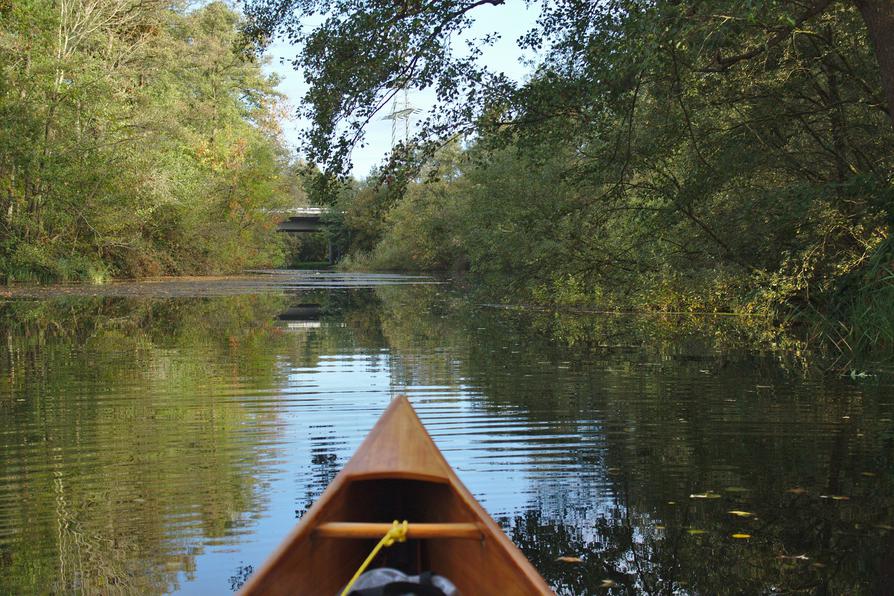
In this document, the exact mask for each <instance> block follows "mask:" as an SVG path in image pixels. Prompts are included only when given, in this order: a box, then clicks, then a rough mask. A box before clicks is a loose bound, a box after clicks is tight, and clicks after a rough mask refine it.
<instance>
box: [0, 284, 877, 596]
mask: <svg viewBox="0 0 894 596" xmlns="http://www.w3.org/2000/svg"><path fill="white" fill-rule="evenodd" d="M746 335H747V333H745V332H743V331H742V330H741V325H740V324H738V323H737V322H731V321H728V320H725V319H723V318H716V319H715V318H710V317H702V318H700V319H697V320H693V319H686V320H682V319H677V318H674V317H657V316H656V317H632V316H625V315H616V314H593V313H590V314H587V313H578V314H575V313H568V312H565V313H557V312H550V311H541V310H532V309H528V308H507V307H497V306H494V305H490V304H486V303H484V301H482V300H479V299H476V297H475V294H474V293H473V292H472V291H471V290H470V289H468V288H462V287H459V286H457V285H456V284H453V283H450V282H444V281H440V280H436V279H433V278H428V277H423V276H398V275H361V274H336V273H321V272H279V273H276V274H268V275H258V276H252V277H245V278H230V279H219V280H172V281H159V282H152V283H122V284H109V285H105V286H59V287H38V288H30V289H29V288H24V289H22V288H18V289H16V290H14V291H13V292H11V293H10V296H8V297H6V298H5V299H2V301H0V453H2V457H0V593H3V594H7V593H9V594H31V593H71V592H79V593H85V594H118V593H121V594H129V593H139V594H154V593H170V592H178V593H184V594H225V593H228V592H231V591H234V590H237V589H238V588H239V587H240V586H241V585H242V584H243V582H244V581H245V579H246V578H247V577H248V575H249V574H250V573H251V572H252V570H253V569H256V568H257V567H258V566H259V565H260V564H261V563H262V561H263V560H264V559H265V557H266V556H267V555H268V554H269V553H271V551H272V550H273V549H274V548H275V547H276V546H277V544H278V543H279V542H280V541H281V540H282V539H283V537H284V536H285V535H286V534H287V533H288V531H289V530H290V528H291V527H292V526H293V525H294V524H295V523H296V521H297V519H298V518H299V517H300V515H301V514H302V512H303V511H305V510H306V509H307V508H308V507H309V506H310V504H311V503H312V502H313V501H314V499H315V498H316V497H317V496H318V495H319V494H320V493H321V492H322V490H323V489H324V488H325V487H326V485H327V484H328V482H329V481H330V480H331V479H332V478H333V476H334V475H335V474H336V473H337V471H338V470H339V469H340V467H341V466H342V465H343V464H344V463H345V462H346V461H347V459H348V458H349V457H350V455H351V453H352V452H353V451H354V449H355V448H356V447H357V446H358V445H359V443H360V441H361V439H362V438H363V436H364V435H365V433H366V432H367V431H368V430H369V429H370V428H371V427H372V425H373V424H374V422H375V421H376V419H377V418H378V415H379V414H380V413H381V411H382V410H383V409H384V408H385V406H386V405H387V404H388V402H389V400H390V399H391V398H392V397H393V396H395V395H397V394H400V393H404V394H407V395H408V396H409V397H410V399H411V401H412V403H413V404H414V406H415V407H416V408H417V411H418V413H419V415H420V417H421V418H422V420H423V422H424V423H425V424H426V426H427V428H428V429H429V431H430V433H431V434H432V436H433V438H434V439H435V442H436V443H437V444H438V446H439V447H440V448H441V449H442V450H443V452H444V454H445V456H446V458H447V460H448V461H449V462H450V463H451V465H452V466H453V467H454V468H455V469H456V471H457V473H458V475H459V476H460V478H461V479H462V480H463V482H464V483H465V484H466V485H467V486H468V487H469V489H470V490H471V491H472V492H473V493H474V495H475V496H476V497H477V498H478V499H479V500H480V502H481V503H482V504H483V505H484V507H485V508H486V509H487V510H488V511H489V512H490V513H491V515H492V516H493V517H494V518H495V519H497V521H498V522H499V523H500V524H501V525H502V526H503V528H504V529H505V530H506V532H507V534H508V535H509V536H510V537H511V538H512V539H513V540H514V541H515V542H516V544H518V545H519V546H520V547H521V548H522V550H523V551H524V552H525V554H526V555H527V556H528V557H529V558H530V559H531V561H532V562H533V563H534V564H535V566H537V567H538V569H540V570H541V572H542V573H543V574H544V576H545V577H546V578H547V580H548V581H549V582H550V583H551V584H552V585H553V586H554V587H555V589H556V591H557V592H558V593H559V594H604V593H613V594H627V593H629V594H636V593H651V594H670V593H681V594H688V593H693V594H721V593H748V594H750V593H770V592H774V593H775V592H783V593H793V592H797V593H815V594H842V593H848V594H863V593H866V594H869V593H883V592H884V591H885V586H889V587H890V586H891V585H894V465H892V458H894V374H892V373H891V371H890V370H884V369H881V368H879V369H877V370H873V369H868V370H854V371H853V372H852V373H851V374H841V373H840V372H825V371H823V370H822V368H821V367H816V366H812V365H811V363H809V362H804V360H803V358H801V357H800V356H799V354H798V353H797V350H794V349H793V350H790V351H785V350H781V351H780V350H768V349H763V348H761V349H758V348H755V347H754V344H753V342H752V343H749V341H747V340H745V339H743V337H745V336H746ZM484 572H486V570H482V573H484Z"/></svg>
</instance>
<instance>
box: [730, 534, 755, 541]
mask: <svg viewBox="0 0 894 596" xmlns="http://www.w3.org/2000/svg"><path fill="white" fill-rule="evenodd" d="M731 536H732V537H733V538H739V539H740V540H741V539H745V538H751V534H742V533H738V534H731Z"/></svg>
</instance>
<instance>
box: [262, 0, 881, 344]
mask: <svg viewBox="0 0 894 596" xmlns="http://www.w3.org/2000/svg"><path fill="white" fill-rule="evenodd" d="M273 4H275V5H278V6H280V7H282V6H287V5H292V4H294V3H291V2H288V1H287V0H282V1H274V2H268V3H264V2H256V3H254V5H255V8H254V13H253V14H255V15H267V16H271V14H272V13H271V12H270V11H269V8H270V6H271V5H273ZM876 4H877V3H876V2H875V0H866V2H861V3H858V5H848V4H841V3H829V2H817V3H811V4H808V5H805V6H801V5H795V4H791V3H780V2H771V1H767V2H750V3H744V4H743V3H740V2H732V1H730V2H721V3H719V4H718V3H710V4H706V3H696V2H674V3H668V2H638V1H632V2H607V3H603V4H599V5H598V6H591V5H589V4H580V5H578V4H573V3H572V4H567V3H562V2H556V3H552V2H548V3H545V5H544V7H543V12H542V16H541V18H540V20H539V23H538V27H537V28H535V30H534V31H532V32H531V33H530V34H529V35H527V36H526V37H524V38H523V39H522V40H521V42H520V43H521V45H522V46H523V47H527V48H542V46H543V45H544V43H545V40H547V39H548V40H549V42H550V45H549V47H548V48H546V49H543V51H542V54H541V60H540V62H539V64H537V65H536V70H535V72H534V73H533V75H532V76H531V77H530V78H529V79H528V80H527V81H525V82H523V83H519V84H517V85H508V84H495V83H494V81H493V79H489V78H487V77H486V76H484V75H482V71H481V69H480V68H479V66H478V65H476V64H468V63H465V62H462V61H459V62H458V61H457V59H456V58H455V57H454V56H452V54H451V52H450V49H449V47H448V45H449V44H448V45H444V44H445V43H446V41H445V40H446V37H447V36H448V34H449V31H448V30H450V31H453V30H461V29H463V28H464V27H465V26H466V25H467V10H466V9H467V8H468V7H469V5H465V4H458V3H453V2H445V3H438V4H436V5H432V4H429V5H424V6H418V7H415V6H414V7H411V8H407V9H405V10H397V11H395V10H394V9H393V7H392V8H389V6H386V5H385V4H384V3H380V2H377V1H374V0H372V1H369V2H361V3H359V4H358V3H345V5H344V6H343V10H342V11H340V12H339V13H338V15H337V16H334V17H333V18H332V19H330V20H328V21H325V22H324V23H323V24H322V25H320V26H319V27H318V28H317V29H315V30H313V31H312V32H309V33H305V34H301V35H298V36H297V37H295V40H296V41H298V42H300V43H304V44H305V45H303V46H302V52H303V54H302V60H304V64H305V66H306V67H307V68H312V69H315V74H314V76H313V77H312V79H313V81H312V85H314V87H313V88H312V91H311V93H310V94H309V95H308V97H307V100H308V104H307V109H308V110H309V114H310V113H313V114H315V115H316V116H318V117H320V118H323V117H324V116H325V118H324V119H325V121H326V123H328V124H325V125H324V124H323V123H321V122H322V121H317V122H315V126H316V128H315V129H314V131H312V132H311V133H309V137H308V143H309V144H310V145H312V146H313V149H314V150H315V151H317V153H316V154H317V155H319V156H320V157H321V159H322V161H323V162H325V163H326V164H328V165H327V167H330V173H338V172H339V171H340V170H339V168H340V166H339V163H338V162H339V160H340V159H341V158H342V157H344V152H343V151H342V150H343V148H344V147H345V143H348V144H350V142H352V139H354V138H356V131H354V130H353V129H348V130H347V132H345V133H344V134H342V133H341V132H339V130H338V127H337V126H334V125H333V126H330V124H332V123H338V122H341V121H342V120H345V121H348V122H355V121H358V120H363V118H365V117H368V116H369V115H370V113H371V110H373V109H374V106H376V105H379V103H377V102H379V101H380V100H381V99H382V98H384V97H386V96H387V93H388V89H389V88H390V87H389V86H393V83H394V82H395V81H394V77H395V76H397V75H396V74H395V71H393V69H391V66H388V65H389V64H391V65H392V66H394V64H398V63H400V64H404V65H406V67H407V72H405V73H404V74H403V76H405V77H406V80H403V81H402V82H403V83H406V84H407V85H409V86H414V85H415V86H417V87H420V88H426V87H430V86H433V87H435V88H436V90H437V92H438V94H439V95H438V97H439V99H440V100H441V103H440V104H439V106H438V107H437V108H436V113H434V114H432V115H431V118H429V119H427V120H426V121H425V124H424V125H423V126H422V128H421V132H420V135H419V136H418V137H417V138H416V139H415V140H414V141H413V143H412V144H411V145H410V146H409V147H404V146H401V147H399V148H398V150H397V151H396V152H395V153H394V155H392V157H391V160H390V162H389V164H388V166H387V167H386V169H385V170H384V171H383V172H382V173H381V174H380V175H378V176H377V178H378V179H379V182H380V183H382V181H384V186H382V187H381V188H378V189H376V188H373V189H369V188H366V187H362V188H361V190H360V192H357V191H356V190H355V191H351V190H350V189H349V190H348V191H347V195H348V196H347V198H345V197H342V198H341V199H340V201H341V203H342V204H344V205H346V212H347V213H349V214H350V213H352V211H356V212H358V213H362V214H363V218H362V219H363V220H364V223H363V227H364V228H365V229H366V230H368V231H369V232H368V233H367V234H365V235H364V236H363V241H362V242H359V241H357V242H355V241H354V240H353V239H352V238H351V239H349V241H348V246H347V248H346V250H345V252H347V253H348V254H349V255H352V256H351V263H350V264H351V266H354V267H357V266H373V267H380V268H388V269H394V268H399V269H450V268H458V269H466V268H467V269H469V270H471V271H472V272H473V273H474V274H476V275H479V276H481V277H483V278H485V279H489V280H492V281H493V282H494V285H496V286H498V287H500V288H502V290H503V297H502V299H504V300H507V301H513V302H518V301H526V300H529V301H536V302H543V303H554V304H555V303H558V304H567V305H596V306H598V307H600V308H614V309H629V308H636V309H641V310H642V309H645V310H659V311H696V312H704V311H708V312H734V313H747V314H758V315H763V316H766V317H767V318H768V319H769V320H771V321H775V322H780V323H797V322H805V321H807V322H813V321H815V320H817V319H819V320H821V321H823V323H822V325H821V326H822V327H825V331H823V335H825V336H826V337H830V336H831V337H832V338H833V339H835V340H836V341H838V342H839V343H841V345H844V344H847V345H849V346H851V348H854V349H856V348H855V345H861V346H868V345H877V346H890V345H891V333H890V329H891V323H890V321H891V319H890V308H888V306H889V305H890V300H889V297H890V295H891V294H890V293H891V287H892V279H891V277H890V276H889V275H886V274H885V273H884V271H889V270H890V265H889V263H890V257H889V256H885V255H888V252H887V251H888V250H889V249H887V248H886V247H888V246H889V243H890V240H889V237H890V236H889V234H890V231H891V230H890V226H891V222H892V221H894V211H892V208H891V206H892V205H894V129H892V126H891V125H892V119H891V110H890V106H891V105H892V104H894V96H892V95H891V93H890V89H888V87H887V83H886V81H887V78H886V76H887V75H886V72H887V71H886V70H885V68H886V66H885V65H886V64H887V62H886V60H887V55H888V54H887V53H886V52H887V51H888V50H887V49H886V48H888V49H890V48H891V47H892V44H894V38H892V37H891V36H890V35H885V34H884V31H888V30H894V29H890V28H889V29H885V27H884V22H883V21H884V19H885V18H887V17H885V16H884V15H883V14H882V12H878V13H873V12H872V10H870V9H871V8H872V6H876ZM318 8H320V6H318V5H317V3H315V2H307V3H303V2H302V3H300V10H299V13H303V14H306V13H312V12H314V11H315V10H317V9H318ZM886 14H887V13H886ZM423 17H424V18H423ZM274 20H275V19H274ZM285 22H286V24H288V23H289V22H290V21H289V18H285ZM264 23H267V24H266V25H264ZM256 25H257V26H259V27H260V26H269V25H270V21H264V22H262V21H261V20H259V21H257V22H256ZM442 28H443V29H444V31H443V35H442ZM375 31H379V32H380V33H381V34H382V35H383V36H384V37H383V40H388V39H390V40H391V43H390V45H389V44H388V43H385V41H383V42H382V44H381V45H376V46H374V47H370V48H365V49H363V50H362V52H364V53H363V59H361V60H359V61H356V62H351V63H345V62H344V61H340V60H339V59H338V58H337V55H338V54H339V52H340V51H342V50H345V49H346V48H348V47H353V46H352V44H356V42H357V40H358V39H360V38H362V37H363V36H364V35H367V34H369V35H373V34H374V32H375ZM879 32H881V33H879ZM392 33H393V37H389V36H391V35H392ZM402 36H403V37H402ZM322 39H326V40H328V42H329V44H330V45H329V46H327V50H326V52H322V53H321V51H320V50H321V46H320V45H315V43H316V42H318V41H319V40H322ZM397 40H404V41H405V42H406V44H405V45H402V44H401V43H398V41H397ZM473 53H474V52H473ZM312 57H314V58H316V59H319V60H320V62H319V64H318V65H317V66H315V67H314V66H313V65H312V64H311V62H310V58H312ZM373 58H376V59H380V60H382V61H383V62H382V64H383V65H384V66H383V67H382V68H383V69H384V70H382V71H381V72H380V71H374V70H373V71H365V73H364V74H363V76H360V74H358V70H359V69H361V68H365V66H364V64H365V62H364V60H366V59H369V60H372V59H373ZM398 58H400V60H403V62H400V60H398ZM389 60H390V61H391V62H388V61H389ZM395 60H397V62H394V61H395ZM389 69H391V70H389ZM425 73H429V74H428V75H427V74H425ZM880 75H881V76H880ZM336 100H337V101H336ZM353 100H356V102H359V103H356V102H354V101H353ZM333 101H336V103H332V102H333ZM366 102H372V103H369V104H367V103H366ZM370 106H373V107H370ZM455 132H460V133H462V132H473V133H474V134H473V135H471V136H467V137H466V138H467V139H468V143H469V144H468V146H467V148H466V150H465V151H463V152H459V153H457V149H456V148H455V147H454V148H451V149H447V150H444V149H442V150H440V152H433V151H432V150H431V147H432V146H434V145H435V144H438V143H439V142H441V140H442V139H444V138H446V137H447V135H450V134H454V133H455ZM451 151H452V152H453V153H452V154H451V153H450V152H451ZM448 154H450V157H449V159H448V158H447V157H446V156H447V155H448ZM340 156H341V157H340ZM323 158H325V159H323ZM327 159H328V160H329V161H326V160H327ZM432 160H434V161H432ZM330 162H331V163H330ZM448 162H449V163H448ZM420 164H425V165H422V166H420ZM383 189H384V190H383ZM344 223H345V224H346V227H348V228H350V227H351V226H350V225H348V224H347V216H346V221H345V222H344ZM356 227H358V226H355V228H356ZM886 259H887V260H886ZM842 325H843V326H842ZM832 329H839V330H840V329H846V331H845V332H844V335H843V336H841V333H839V332H832V331H831V330H832ZM839 336H841V337H839ZM852 344H853V345H852Z"/></svg>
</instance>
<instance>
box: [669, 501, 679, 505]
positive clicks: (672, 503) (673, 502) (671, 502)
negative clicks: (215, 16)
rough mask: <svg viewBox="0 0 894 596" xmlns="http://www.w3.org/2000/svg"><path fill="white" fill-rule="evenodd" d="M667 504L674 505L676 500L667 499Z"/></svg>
mask: <svg viewBox="0 0 894 596" xmlns="http://www.w3.org/2000/svg"><path fill="white" fill-rule="evenodd" d="M667 504H668V505H676V504H677V502H676V501H668V502H667Z"/></svg>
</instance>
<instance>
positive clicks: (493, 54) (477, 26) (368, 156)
mask: <svg viewBox="0 0 894 596" xmlns="http://www.w3.org/2000/svg"><path fill="white" fill-rule="evenodd" d="M539 14H540V8H539V6H538V5H533V6H526V5H525V4H524V2H523V1H522V0H508V1H507V2H506V3H505V4H503V5H501V6H492V5H489V4H485V5H482V6H480V7H478V8H476V9H475V10H474V11H472V12H471V13H470V15H471V16H472V18H473V19H474V23H473V25H472V27H470V29H469V30H468V31H467V32H466V33H465V35H464V36H463V37H462V38H458V40H457V41H456V42H454V46H455V49H456V51H457V53H459V54H461V53H462V50H464V48H465V44H464V43H463V39H465V38H468V37H481V36H484V35H486V34H488V33H499V34H500V39H499V40H498V41H497V42H496V43H495V44H494V45H492V46H490V47H488V48H485V50H484V53H483V55H482V56H481V62H482V63H483V64H485V65H486V66H488V67H489V68H490V69H491V70H492V71H495V72H503V73H505V74H506V75H507V76H509V77H511V78H513V79H515V80H517V81H521V80H523V79H524V78H525V76H527V75H528V74H529V73H530V66H527V65H526V64H525V62H529V61H531V60H534V59H536V55H534V54H532V53H531V52H524V53H523V52H522V51H521V50H520V49H519V47H518V44H517V43H516V42H517V39H518V38H519V37H520V36H522V35H523V34H525V33H527V32H528V31H529V30H530V29H531V28H532V27H533V26H534V24H535V22H536V20H537V16H538V15H539ZM267 54H268V56H269V57H270V58H271V60H270V63H269V64H268V65H267V67H266V69H267V71H268V72H271V73H275V74H277V75H279V77H280V78H281V79H282V82H281V83H280V85H279V90H280V91H281V92H282V93H284V94H285V95H286V97H287V98H288V102H289V103H290V104H291V105H292V106H293V108H292V110H291V111H292V113H294V112H295V109H294V107H295V106H298V105H299V104H300V102H301V98H302V96H303V95H304V93H305V91H306V90H307V85H306V84H305V82H304V79H303V77H302V75H301V73H300V72H297V71H295V70H294V69H293V68H292V66H291V64H290V62H291V59H292V58H293V57H294V56H295V55H296V54H297V49H296V48H294V47H291V46H290V45H289V44H288V43H285V42H283V41H282V40H278V41H277V42H276V43H274V44H273V45H272V46H271V47H270V48H269V50H268V52H267ZM283 59H284V60H285V63H282V61H283ZM407 99H408V101H409V103H410V105H411V107H414V108H417V109H420V110H422V112H423V113H424V112H427V111H428V110H430V109H431V108H432V107H434V104H435V95H434V91H433V90H431V89H427V90H421V91H420V90H410V91H409V93H408V98H407ZM390 111H391V106H390V105H389V106H387V107H385V109H383V110H382V112H381V114H382V116H386V115H387V114H388V112H390ZM421 116H422V114H420V115H419V116H417V118H416V120H417V121H418V120H420V119H421ZM410 124H411V129H410V132H411V134H412V130H413V129H412V124H413V121H412V120H411V123H410ZM306 126H308V122H307V121H306V120H301V119H298V118H296V117H294V116H293V117H292V119H290V120H289V121H286V122H283V131H284V134H285V137H286V141H287V142H288V143H289V144H290V145H291V146H293V147H297V145H298V139H299V135H300V131H301V130H302V128H303V127H306ZM391 128H392V127H391V121H390V120H384V119H382V118H377V119H375V120H374V121H372V122H371V123H370V125H369V126H368V127H367V129H366V139H365V142H366V146H365V147H359V146H358V147H357V148H355V150H354V153H353V154H352V156H351V160H352V163H353V170H352V174H353V176H354V177H355V178H358V179H359V178H365V177H366V176H367V175H368V174H369V172H370V170H371V169H372V168H373V167H374V166H376V165H379V164H381V163H382V161H383V160H384V158H385V156H386V155H387V153H388V150H389V149H390V148H391V133H392V130H391Z"/></svg>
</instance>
